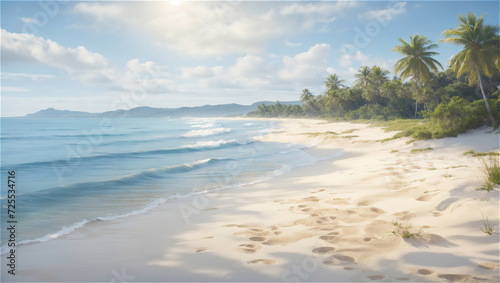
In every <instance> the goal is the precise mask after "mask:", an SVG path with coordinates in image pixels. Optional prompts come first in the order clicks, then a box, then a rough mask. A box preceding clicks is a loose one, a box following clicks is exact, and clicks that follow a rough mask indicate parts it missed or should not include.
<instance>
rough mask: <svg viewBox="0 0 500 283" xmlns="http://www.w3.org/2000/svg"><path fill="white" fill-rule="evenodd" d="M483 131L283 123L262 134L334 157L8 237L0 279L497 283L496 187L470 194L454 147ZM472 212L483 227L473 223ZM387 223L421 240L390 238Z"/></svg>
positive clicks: (476, 182)
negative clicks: (435, 132)
mask: <svg viewBox="0 0 500 283" xmlns="http://www.w3.org/2000/svg"><path fill="white" fill-rule="evenodd" d="M489 130H491V128H483V129H478V130H474V131H471V132H469V133H467V134H463V135H460V136H458V137H457V138H445V139H440V140H428V141H418V142H413V143H407V142H408V141H409V139H408V138H401V139H397V140H392V141H388V142H380V140H382V139H385V138H389V137H392V136H393V135H394V132H385V131H384V130H383V129H381V128H377V127H370V126H368V125H362V124H351V123H328V122H325V121H319V120H298V119H296V120H283V127H282V128H280V129H278V130H276V131H274V132H273V133H272V134H270V135H268V136H265V137H263V140H265V141H275V142H287V143H288V142H293V143H303V144H308V145H317V146H316V147H313V148H311V149H309V150H308V151H309V152H310V153H311V154H313V155H316V156H318V157H324V158H325V159H326V158H327V157H329V156H330V157H331V156H336V157H332V158H330V159H327V160H323V161H320V162H318V163H317V164H315V165H312V166H308V167H300V168H296V169H294V170H292V171H290V172H286V173H283V174H282V175H280V176H278V177H275V178H272V179H269V180H267V181H263V182H260V183H256V184H252V185H246V186H242V187H239V188H234V189H229V190H221V191H218V192H212V193H207V194H198V195H196V196H193V197H188V198H183V199H178V200H172V201H168V202H167V203H165V204H163V205H161V206H159V207H157V208H155V209H153V210H151V211H149V212H147V213H145V214H141V215H135V216H131V217H127V218H122V219H117V220H114V221H103V222H93V223H91V224H89V225H87V226H85V227H84V228H82V229H79V230H77V231H75V232H73V233H71V234H68V235H66V236H63V237H61V238H58V239H56V240H51V241H48V242H44V243H36V244H28V245H24V246H20V247H19V248H18V249H17V258H18V259H17V262H18V266H17V267H18V268H17V275H16V276H15V277H12V276H9V275H8V274H5V272H6V270H5V268H3V270H2V279H3V281H8V280H11V279H15V280H12V281H99V282H132V281H150V282H151V281H153V282H154V281H183V282H186V281H188V282H191V281H201V282H209V281H213V282H220V281H229V282H235V281H236V282H237V281H243V282H255V281H265V282H277V281H283V282H302V281H309V282H350V281H351V282H352V281H356V282H359V281H412V282H415V281H475V282H482V281H484V282H498V281H499V279H500V277H499V250H500V249H499V233H498V229H499V190H498V189H499V188H498V186H497V187H496V189H495V190H494V191H492V192H486V191H479V190H476V189H477V188H479V187H480V186H481V185H480V184H481V179H482V175H481V174H482V173H481V171H480V168H481V163H480V161H479V159H478V158H477V157H472V156H470V155H468V156H464V155H463V153H464V152H466V151H468V150H471V149H473V150H475V151H477V152H488V151H497V152H498V151H499V135H498V134H494V133H487V131H489ZM327 132H330V133H327ZM428 147H430V148H432V149H431V150H424V151H417V152H411V150H412V149H426V148H428ZM255 150H258V147H256V149H255ZM233 169H234V168H228V172H227V174H228V176H229V175H230V173H231V170H233ZM482 215H484V216H485V217H488V219H489V221H490V223H491V224H492V225H495V228H496V229H495V231H494V233H493V235H487V234H485V233H483V232H482V231H481V227H482V225H483V218H482ZM396 221H397V222H398V223H401V225H402V226H410V225H411V226H412V227H411V228H410V229H409V230H410V232H415V233H417V232H421V233H420V235H419V236H415V237H413V238H409V239H404V238H403V237H401V236H397V235H394V234H393V233H391V232H392V231H394V229H395V226H394V224H393V223H394V222H396Z"/></svg>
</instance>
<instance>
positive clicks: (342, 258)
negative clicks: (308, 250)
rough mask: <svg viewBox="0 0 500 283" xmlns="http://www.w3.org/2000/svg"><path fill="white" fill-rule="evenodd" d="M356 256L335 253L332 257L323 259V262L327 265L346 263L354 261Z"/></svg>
mask: <svg viewBox="0 0 500 283" xmlns="http://www.w3.org/2000/svg"><path fill="white" fill-rule="evenodd" d="M356 261H357V260H356V258H354V257H352V256H348V255H341V254H337V255H334V256H333V259H328V260H325V261H323V263H324V264H328V265H337V264H348V263H356Z"/></svg>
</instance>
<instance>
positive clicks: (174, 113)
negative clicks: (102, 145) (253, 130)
mask: <svg viewBox="0 0 500 283" xmlns="http://www.w3.org/2000/svg"><path fill="white" fill-rule="evenodd" d="M262 103H264V104H266V105H269V104H273V103H274V102H272V101H260V102H256V103H254V104H252V105H241V104H235V103H232V104H219V105H205V106H197V107H181V108H153V107H149V106H141V107H136V108H132V109H130V110H121V109H120V110H115V111H107V112H103V113H88V112H80V111H69V110H57V109H54V108H48V109H45V110H40V111H38V112H36V113H33V114H28V115H26V116H25V117H26V118H101V117H106V118H149V117H169V118H180V117H227V116H243V115H246V114H248V113H250V112H252V111H255V110H257V107H258V106H259V105H260V104H262ZM280 103H281V104H285V105H300V101H285V102H280Z"/></svg>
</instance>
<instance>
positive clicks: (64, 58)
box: [1, 29, 109, 72]
mask: <svg viewBox="0 0 500 283" xmlns="http://www.w3.org/2000/svg"><path fill="white" fill-rule="evenodd" d="M1 36H2V42H1V48H2V64H9V63H14V62H26V63H41V64H45V65H49V66H54V67H58V68H61V69H64V70H66V71H68V72H75V71H80V70H96V69H102V68H104V67H107V66H108V65H109V61H108V59H107V58H105V57H104V56H102V55H100V54H98V53H93V52H90V51H89V50H87V49H86V48H85V47H83V46H78V47H77V48H67V47H63V46H61V45H59V44H57V43H56V42H54V41H52V40H50V39H44V38H42V37H38V36H34V35H31V34H25V33H11V32H8V31H6V30H4V29H2V35H1Z"/></svg>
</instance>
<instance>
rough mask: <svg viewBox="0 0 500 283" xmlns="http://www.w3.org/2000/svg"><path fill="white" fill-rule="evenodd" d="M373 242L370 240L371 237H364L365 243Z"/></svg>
mask: <svg viewBox="0 0 500 283" xmlns="http://www.w3.org/2000/svg"><path fill="white" fill-rule="evenodd" d="M371 240H373V239H372V238H370V237H364V238H363V242H370V241H371Z"/></svg>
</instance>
